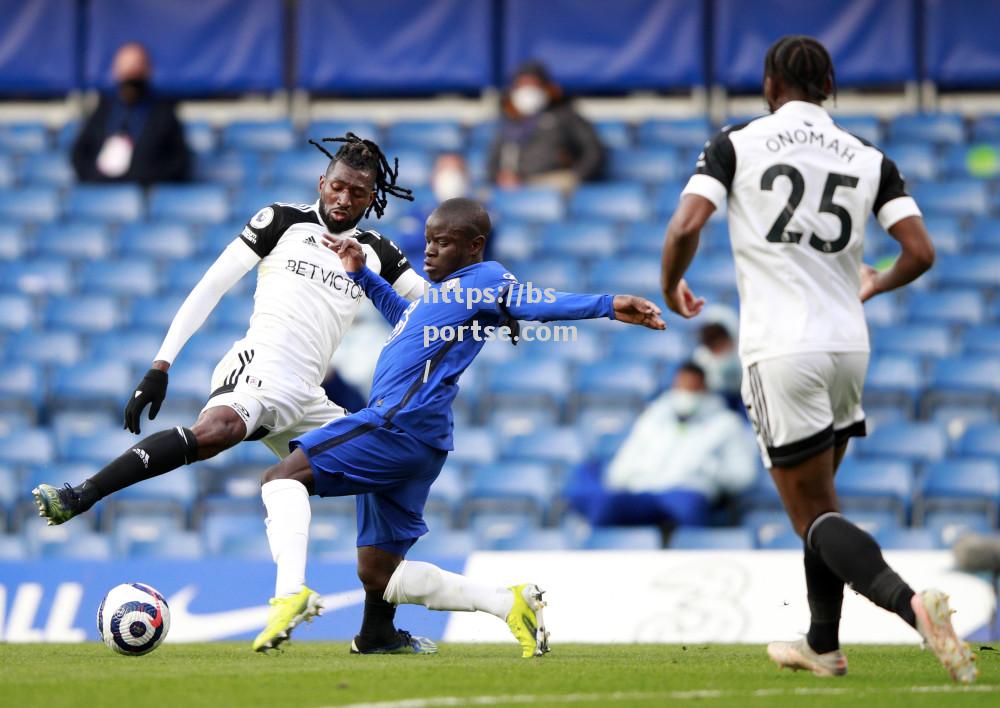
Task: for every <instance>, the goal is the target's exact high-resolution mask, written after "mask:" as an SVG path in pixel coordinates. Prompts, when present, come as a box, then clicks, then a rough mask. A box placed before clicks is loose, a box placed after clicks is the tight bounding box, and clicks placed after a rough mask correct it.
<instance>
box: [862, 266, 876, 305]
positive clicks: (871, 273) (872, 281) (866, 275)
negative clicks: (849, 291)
mask: <svg viewBox="0 0 1000 708" xmlns="http://www.w3.org/2000/svg"><path fill="white" fill-rule="evenodd" d="M860 274H861V288H860V289H859V290H858V297H860V298H861V302H865V301H866V300H870V299H871V298H873V297H875V296H876V295H878V293H879V290H878V271H877V270H875V269H874V268H872V267H871V266H870V265H868V264H867V263H862V264H861V269H860Z"/></svg>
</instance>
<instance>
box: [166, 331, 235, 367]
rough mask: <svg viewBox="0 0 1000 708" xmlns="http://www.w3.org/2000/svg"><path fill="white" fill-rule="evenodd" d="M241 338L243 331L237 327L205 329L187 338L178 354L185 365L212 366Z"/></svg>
mask: <svg viewBox="0 0 1000 708" xmlns="http://www.w3.org/2000/svg"><path fill="white" fill-rule="evenodd" d="M244 331H245V324H244ZM242 338H243V332H242V331H240V330H238V329H228V330H221V329H218V328H212V329H206V330H205V331H204V332H198V333H196V334H195V335H194V336H193V337H191V339H190V340H188V343H187V344H186V345H185V346H184V349H183V350H182V352H181V355H180V356H181V357H183V359H182V361H184V363H185V366H187V365H189V364H210V365H212V366H214V365H215V364H217V363H219V360H221V359H222V357H223V355H224V354H225V353H226V352H228V351H229V350H230V348H232V346H233V342H235V341H237V340H239V339H242Z"/></svg>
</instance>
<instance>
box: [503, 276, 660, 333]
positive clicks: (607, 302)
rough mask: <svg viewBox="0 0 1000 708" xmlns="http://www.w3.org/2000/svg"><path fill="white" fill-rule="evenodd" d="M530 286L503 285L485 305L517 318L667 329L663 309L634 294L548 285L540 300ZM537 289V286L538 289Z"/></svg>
mask: <svg viewBox="0 0 1000 708" xmlns="http://www.w3.org/2000/svg"><path fill="white" fill-rule="evenodd" d="M533 287H534V286H529V285H526V284H523V283H518V282H512V283H510V284H509V285H506V286H504V287H503V288H502V289H501V290H500V292H499V294H498V297H497V298H496V300H495V301H494V302H492V303H486V304H485V307H486V308H487V309H491V310H493V311H494V312H496V313H497V314H500V315H502V316H504V317H508V318H511V319H514V320H533V321H535V322H550V321H552V320H593V319H599V318H602V317H607V318H608V319H612V320H620V321H621V322H625V323H627V324H641V325H643V326H645V327H649V328H650V329H664V328H665V327H666V325H665V324H664V323H663V320H662V319H661V318H660V308H659V307H657V306H656V305H654V304H653V303H652V302H650V301H649V300H646V299H645V298H641V297H637V296H635V295H585V294H581V293H565V292H559V291H557V290H553V289H551V288H546V289H544V290H541V291H540V295H541V298H540V300H539V301H538V302H529V300H536V299H539V298H538V297H537V295H538V294H539V293H538V292H536V297H528V293H529V288H533ZM536 291H537V289H536Z"/></svg>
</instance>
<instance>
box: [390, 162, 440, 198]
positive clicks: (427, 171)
mask: <svg viewBox="0 0 1000 708" xmlns="http://www.w3.org/2000/svg"><path fill="white" fill-rule="evenodd" d="M390 159H393V160H399V174H400V175H403V177H401V178H400V181H401V183H402V184H403V185H404V186H406V187H409V188H411V189H412V188H414V187H417V188H419V187H426V186H427V185H429V184H430V181H431V172H433V171H434V155H433V153H431V152H429V151H427V150H414V149H409V150H393V151H392V155H391V157H390ZM389 204H390V208H392V205H393V200H390V201H389ZM395 207H396V208H397V209H398V208H400V205H399V204H396V205H395Z"/></svg>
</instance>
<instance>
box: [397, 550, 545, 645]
mask: <svg viewBox="0 0 1000 708" xmlns="http://www.w3.org/2000/svg"><path fill="white" fill-rule="evenodd" d="M542 594H543V593H542V590H540V589H539V588H538V586H537V585H533V584H530V583H526V584H523V585H514V586H512V587H509V588H498V587H492V586H488V585H482V584H480V583H476V582H473V581H471V580H469V579H468V578H466V577H464V576H462V575H458V574H456V573H449V572H448V571H446V570H442V569H441V568H438V567H437V566H435V565H432V564H430V563H423V562H420V561H402V562H401V563H400V564H399V565H398V566H397V567H396V570H395V572H393V574H392V577H391V578H390V579H389V583H388V586H387V587H386V590H385V599H386V601H388V602H390V603H392V604H394V605H423V606H424V607H426V608H428V609H430V610H450V611H453V612H476V611H478V612H488V613H489V614H491V615H494V616H496V617H498V618H500V619H501V620H504V621H505V622H506V623H507V626H508V627H509V628H510V631H511V633H512V634H513V635H514V638H515V639H517V641H518V644H520V645H521V656H522V657H523V658H525V659H530V658H532V657H535V656H542V655H543V654H545V653H546V652H548V651H549V642H548V640H549V633H548V631H547V630H546V629H545V621H544V617H543V615H542V608H543V607H545V602H544V601H543V600H542Z"/></svg>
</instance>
